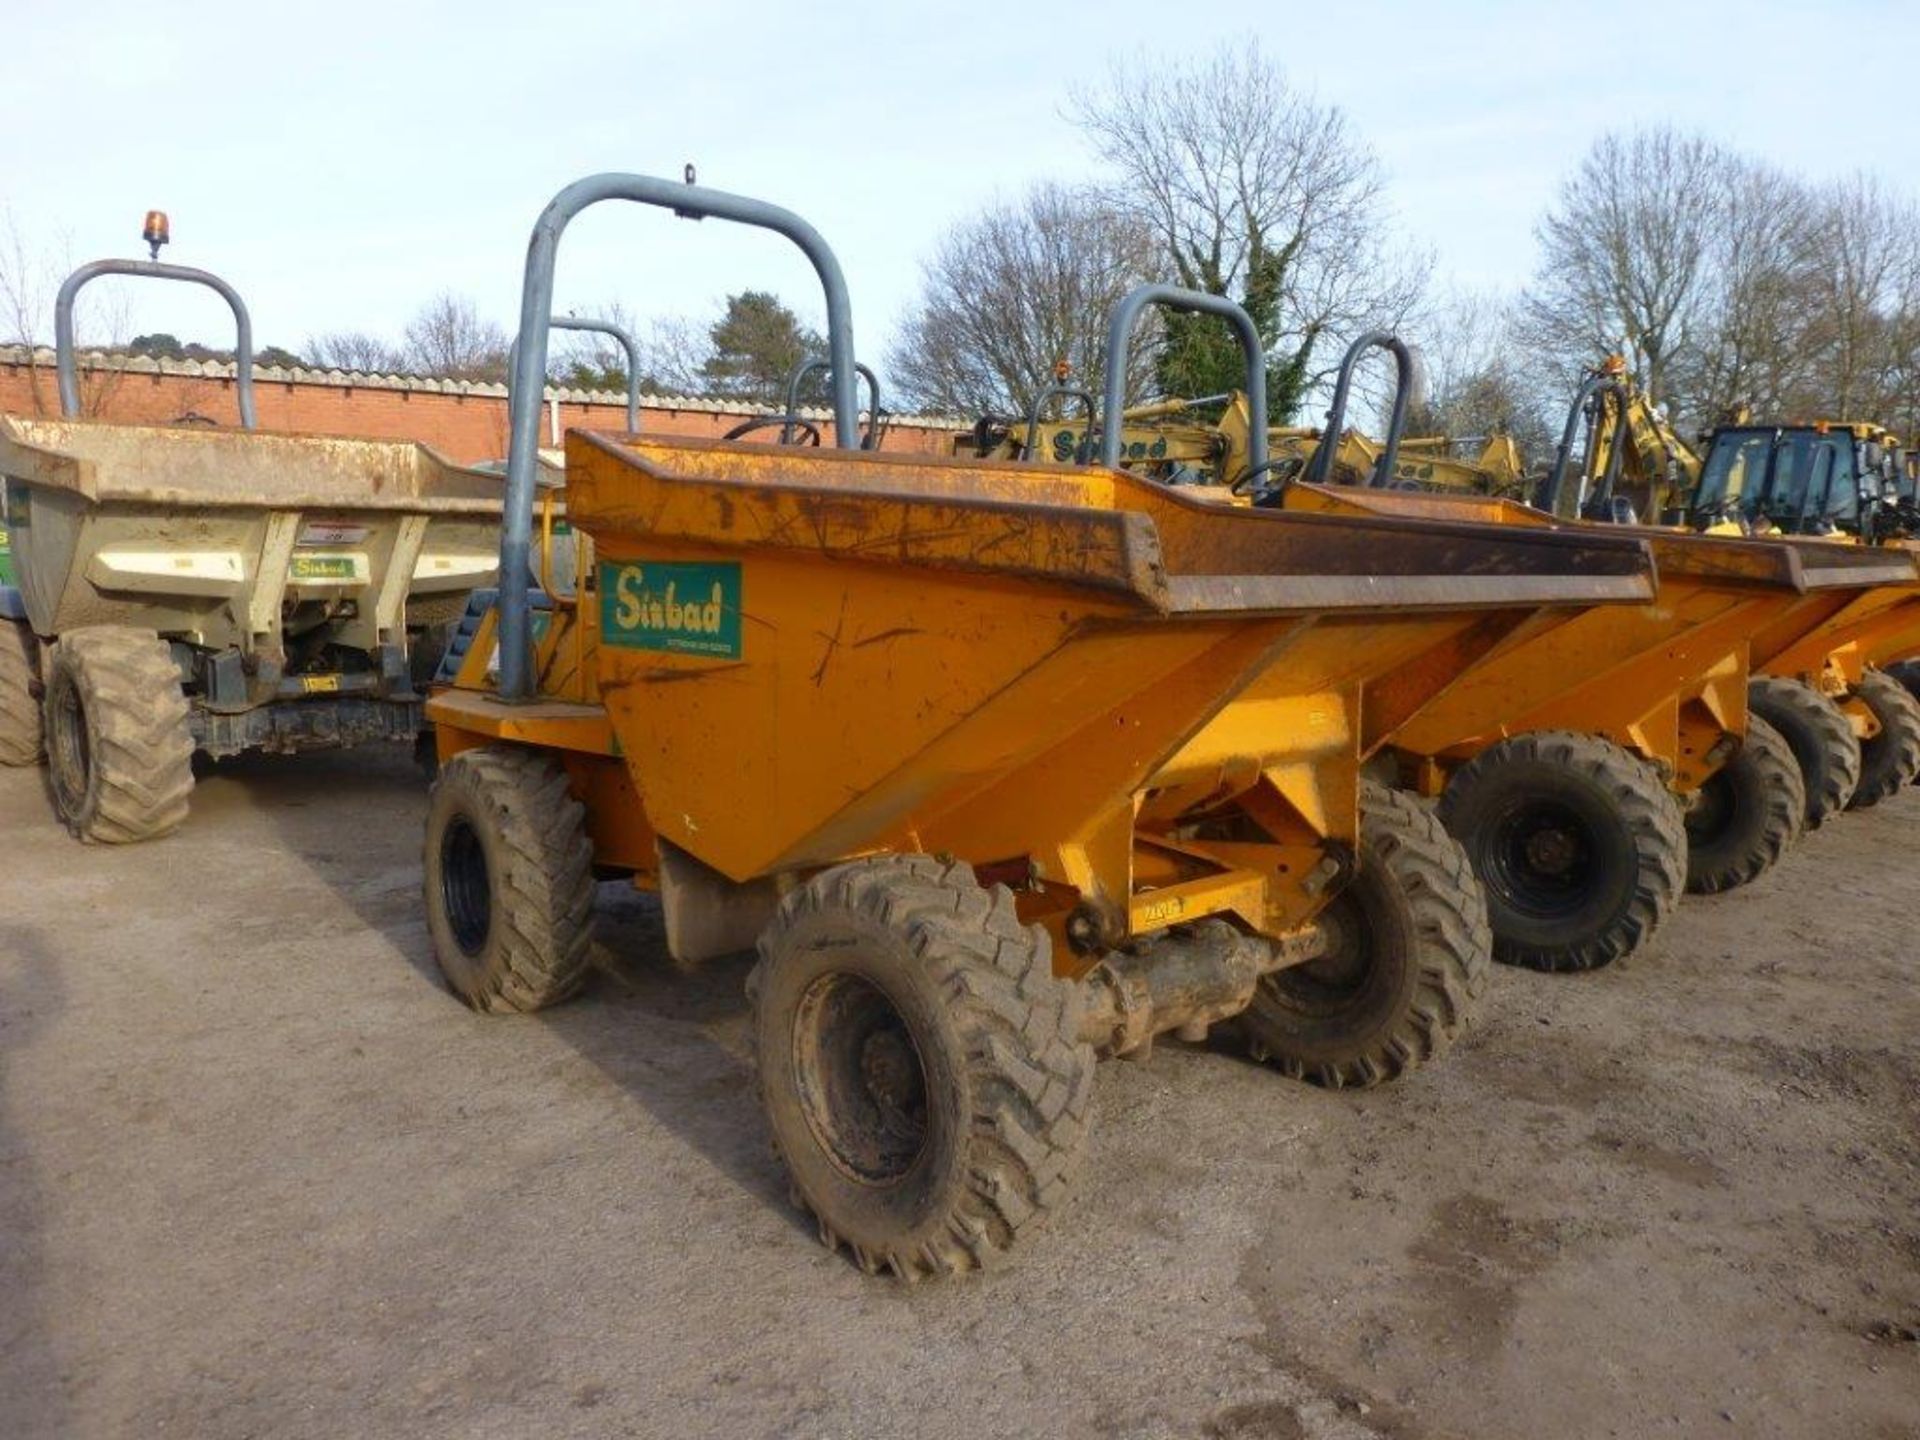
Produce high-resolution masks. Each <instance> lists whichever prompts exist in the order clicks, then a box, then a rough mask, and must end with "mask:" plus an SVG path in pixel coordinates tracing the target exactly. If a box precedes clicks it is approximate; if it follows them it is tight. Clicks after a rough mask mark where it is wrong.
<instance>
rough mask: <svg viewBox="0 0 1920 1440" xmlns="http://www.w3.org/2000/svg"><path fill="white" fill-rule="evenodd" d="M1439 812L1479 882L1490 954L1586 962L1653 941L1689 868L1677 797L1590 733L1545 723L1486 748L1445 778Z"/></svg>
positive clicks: (1604, 960) (1569, 966) (1607, 959)
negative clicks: (1484, 902)
mask: <svg viewBox="0 0 1920 1440" xmlns="http://www.w3.org/2000/svg"><path fill="white" fill-rule="evenodd" d="M1440 819H1441V822H1442V823H1443V824H1444V825H1445V826H1446V827H1447V829H1448V830H1449V831H1451V832H1452V833H1453V835H1454V836H1455V837H1456V838H1457V839H1458V840H1459V841H1460V843H1461V844H1462V845H1463V846H1465V847H1466V851H1467V855H1468V857H1469V858H1470V859H1471V860H1472V862H1473V871H1474V874H1476V875H1478V876H1479V877H1480V883H1481V885H1482V886H1483V887H1484V888H1485V890H1486V895H1487V915H1488V918H1489V920H1490V921H1491V922H1492V924H1493V955H1494V958H1495V959H1496V960H1500V961H1503V962H1505V963H1506V964H1509V965H1524V966H1527V967H1528V968H1530V969H1534V970H1552V971H1565V970H1593V969H1597V968H1599V967H1600V966H1602V965H1609V964H1611V963H1612V962H1614V961H1615V960H1618V959H1620V958H1621V957H1622V956H1626V955H1631V954H1633V953H1634V952H1635V951H1637V950H1640V949H1642V948H1643V947H1644V946H1646V945H1647V944H1649V943H1650V942H1651V941H1652V939H1653V937H1654V935H1655V934H1657V933H1658V931H1659V929H1660V927H1661V926H1662V925H1664V924H1665V923H1666V921H1667V917H1668V916H1670V915H1671V914H1672V913H1673V909H1674V906H1675V905H1676V904H1677V903H1678V901H1679V898H1680V891H1681V886H1682V884H1683V883H1684V881H1685V879H1686V873H1687V849H1686V846H1687V837H1686V828H1685V824H1684V821H1683V819H1682V815H1681V810H1680V804H1679V802H1678V801H1677V800H1676V799H1675V798H1674V796H1673V794H1672V792H1670V791H1669V790H1668V789H1667V788H1666V786H1665V785H1664V784H1662V783H1661V780H1660V776H1659V774H1658V773H1657V772H1656V771H1655V770H1654V768H1653V767H1652V766H1651V765H1649V764H1648V763H1647V762H1646V761H1644V760H1642V759H1640V758H1639V757H1638V756H1636V755H1633V754H1632V753H1630V752H1629V751H1627V750H1625V749H1623V748H1621V747H1620V746H1619V745H1616V744H1614V743H1613V742H1612V741H1610V740H1606V739H1603V738H1602V737H1600V736H1597V735H1585V734H1579V733H1576V732H1573V731H1566V730H1542V731H1537V732H1532V733H1528V734H1524V735H1514V736H1511V737H1509V738H1508V739H1505V740H1502V741H1499V742H1498V743H1497V744H1493V745H1490V746H1488V747H1487V748H1486V749H1485V750H1483V751H1481V752H1480V754H1478V755H1477V756H1475V757H1474V758H1473V759H1472V760H1471V761H1470V762H1468V763H1467V764H1466V765H1463V766H1462V767H1461V768H1460V769H1459V771H1458V772H1457V773H1455V775H1454V777H1453V779H1452V780H1451V781H1450V782H1449V783H1448V785H1447V788H1446V791H1445V793H1444V794H1442V796H1441V797H1440Z"/></svg>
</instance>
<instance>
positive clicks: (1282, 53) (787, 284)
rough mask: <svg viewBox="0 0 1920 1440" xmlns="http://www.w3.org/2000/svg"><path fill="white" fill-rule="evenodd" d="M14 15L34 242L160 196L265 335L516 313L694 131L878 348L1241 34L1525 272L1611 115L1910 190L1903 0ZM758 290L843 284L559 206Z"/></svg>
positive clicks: (1451, 237)
mask: <svg viewBox="0 0 1920 1440" xmlns="http://www.w3.org/2000/svg"><path fill="white" fill-rule="evenodd" d="M9 9H11V10H12V11H13V13H12V14H11V15H9V17H8V20H7V24H6V38H7V43H6V45H5V46H4V47H0V93H4V94H5V95H6V96H7V97H8V101H9V110H10V112H11V114H12V116H13V119H12V123H10V124H9V125H8V127H7V139H6V140H4V141H0V206H4V207H5V209H6V210H7V211H9V212H10V213H11V215H12V217H13V221H14V224H15V225H16V226H17V227H18V229H19V231H20V232H21V233H22V235H23V237H24V238H25V240H26V242H27V244H28V245H29V247H30V248H32V249H35V250H37V251H40V252H42V253H46V254H49V255H58V256H63V257H67V256H70V258H72V259H73V260H75V261H79V260H83V259H91V258H94V257H96V256H98V255H106V254H118V255H132V254H136V253H142V247H140V246H139V244H138V230H139V223H140V217H141V215H142V213H143V212H144V211H145V210H146V209H147V208H148V207H150V206H157V207H161V208H164V209H167V210H168V211H170V212H171V214H172V216H173V222H174V236H175V243H174V245H173V246H172V248H171V250H170V251H169V252H168V255H167V258H169V259H172V260H175V261H177V262H180V263H184V264H198V265H203V266H206V267H208V268H211V269H214V270H217V271H219V272H221V273H222V274H224V275H226V276H227V277H228V278H229V279H231V280H232V281H234V283H235V284H236V285H238V286H239V287H240V289H241V290H242V292H243V293H244V294H246V295H247V297H248V298H249V301H250V303H251V305H252V308H253V312H254V317H255V325H256V331H257V334H258V337H259V340H260V342H261V343H281V344H289V345H293V346H295V347H296V348H297V346H298V345H299V344H300V343H301V342H302V341H303V340H304V339H305V338H306V337H307V336H308V335H309V334H311V333H313V332H316V331H324V330H333V329H361V330H370V331H374V332H376V333H384V334H388V335H397V333H398V331H399V330H400V327H401V326H402V324H403V323H404V322H405V320H406V318H407V317H408V315H409V314H411V312H412V311H413V310H414V309H415V308H416V306H417V305H418V304H419V302H420V301H421V300H423V299H425V298H426V297H427V296H429V295H431V294H433V293H434V292H436V291H438V290H441V289H452V290H455V291H459V292H463V293H466V294H469V295H471V296H472V297H473V298H474V299H475V300H476V302H477V303H478V304H479V305H480V307H481V308H482V310H483V311H484V312H486V313H488V314H490V315H492V316H494V317H496V318H498V319H500V320H502V321H506V320H508V319H509V318H510V317H511V316H512V315H513V314H514V312H515V310H516V308H517V295H518V285H519V270H520V262H521V258H522V255H523V253H524V249H525V244H526V235H527V230H528V228H529V226H530V225H531V223H532V221H533V218H534V216H535V215H536V214H537V213H538V212H539V210H540V208H541V206H542V205H543V204H544V203H545V201H546V200H547V198H548V197H549V196H550V195H551V194H552V192H553V191H554V190H555V189H557V188H558V187H559V186H560V185H562V184H563V183H565V182H566V181H568V180H570V179H572V178H574V177H576V176H578V175H581V174H585V173H588V172H590V171H595V170H603V169H617V170H639V171H650V172H654V173H662V174H667V175H675V176H677V175H678V174H679V173H680V169H681V166H682V165H683V164H684V163H685V162H687V161H689V160H691V161H694V162H695V163H697V164H698V166H699V169H700V178H701V179H702V181H703V182H705V183H709V184H712V185H716V186H720V187H722V188H726V189H733V190H738V191H742V192H744V193H747V194H752V195H758V196H761V197H763V198H765V199H769V200H774V201H777V202H779V203H782V204H786V205H788V206H790V207H792V208H794V209H796V210H798V211H800V212H801V213H802V214H804V215H806V216H807V217H808V218H809V219H811V220H812V221H813V222H814V223H815V224H816V225H817V226H818V227H819V228H820V229H821V230H822V231H823V232H824V233H825V234H826V236H827V238H828V239H829V240H830V241H831V242H832V243H833V244H834V246H835V247H836V248H837V249H838V251H839V252H840V256H841V259H842V262H843V264H844V265H845V267H846V270H847V273H848V277H849V280H850V283H851V286H852V290H853V298H854V314H855V325H856V334H857V336H858V338H859V342H860V349H861V351H862V353H863V354H865V355H868V356H879V355H881V354H883V353H884V346H885V343H886V341H887V339H888V338H889V337H890V335H891V333H892V330H893V326H894V323H895V321H896V320H897V318H898V316H899V315H900V313H901V311H902V310H903V308H904V307H905V306H906V305H907V304H908V302H909V301H910V300H911V297H912V295H913V293H914V290H915V286H916V280H917V262H918V259H919V257H920V256H921V255H922V254H923V253H924V252H925V251H926V250H927V249H928V247H929V245H930V244H931V242H932V241H933V239H934V237H935V236H936V235H937V234H938V233H939V232H940V231H941V230H942V229H943V228H944V227H945V226H946V225H948V224H950V223H952V222H953V221H955V220H958V219H961V218H963V217H965V216H966V215H967V214H968V213H969V212H970V211H971V210H973V209H974V208H976V207H977V206H979V205H980V204H981V203H982V202H984V201H988V200H991V199H992V198H994V197H995V196H996V195H997V194H998V195H1010V194H1012V193H1014V192H1016V191H1018V190H1019V189H1020V188H1021V187H1022V186H1023V185H1024V184H1025V183H1026V182H1027V181H1029V180H1031V179H1035V178H1039V177H1043V176H1051V177H1061V178H1068V179H1071V178H1074V177H1076V176H1083V175H1085V174H1087V173H1088V171H1089V168H1090V166H1091V164H1092V161H1091V158H1090V156H1089V154H1088V151H1087V149H1086V146H1085V145H1084V143H1083V142H1082V140H1081V138H1080V136H1079V134H1078V133H1077V132H1076V131H1075V129H1074V128H1073V127H1072V126H1071V125H1070V124H1068V123H1067V122H1066V121H1065V120H1064V119H1063V118H1062V116H1061V113H1060V107H1061V102H1062V100H1063V98H1064V96H1065V93H1066V90H1067V87H1068V85H1069V84H1070V83H1072V82H1073V81H1074V80H1075V79H1082V80H1084V81H1088V82H1094V83H1098V82H1100V81H1101V80H1102V78H1103V77H1104V76H1105V74H1106V73H1107V62H1108V60H1109V58H1110V57H1114V56H1118V57H1122V58H1128V57H1133V56H1136V55H1139V56H1145V57H1149V58H1151V57H1152V56H1154V55H1177V54H1191V53H1198V52H1204V51H1206V50H1208V49H1210V48H1211V47H1212V46H1213V45H1214V44H1216V43H1218V42H1220V41H1231V40H1235V39H1238V38H1243V37H1245V36H1248V35H1256V36H1258V37H1259V38H1260V40H1261V42H1262V44H1263V46H1264V47H1265V49H1266V51H1267V53H1268V54H1269V56H1271V57H1273V58H1275V59H1276V60H1278V61H1280V62H1281V63H1282V64H1284V65H1285V66H1286V68H1287V70H1288V73H1289V75H1290V77H1291V78H1292V79H1293V80H1294V81H1295V82H1296V83H1297V84H1299V85H1301V86H1303V87H1305V88H1308V89H1310V90H1312V91H1314V92H1315V93H1317V95H1318V96H1319V97H1320V98H1321V99H1322V100H1325V101H1328V102H1331V103H1334V104H1337V105H1340V106H1341V107H1343V108H1344V109H1345V110H1346V111H1347V112H1348V114H1349V116H1350V117H1351V119H1352V121H1353V122H1354V125H1355V128H1356V130H1357V131H1358V133H1359V134H1360V135H1361V136H1362V137H1364V138H1365V139H1366V140H1367V141H1368V142H1369V143H1371V145H1372V146H1373V147H1374V148H1375V150H1376V151H1377V152H1378V154H1379V156H1380V158H1381V160H1382V162H1383V164H1384V166H1385V169H1386V175H1387V182H1388V194H1389V197H1390V199H1391V202H1392V204H1393V207H1394V211H1395V223H1396V225H1397V226H1398V227H1399V230H1400V232H1401V233H1402V234H1404V235H1405V236H1406V237H1407V238H1408V239H1410V240H1412V241H1414V242H1416V243H1418V244H1422V245H1425V246H1428V247H1430V248H1431V249H1432V250H1433V251H1434V253H1435V255H1436V258H1437V262H1438V264H1437V273H1438V276H1439V277H1440V278H1441V279H1442V280H1443V281H1451V282H1455V283H1458V284H1461V285H1464V286H1468V287H1473V288H1485V287H1494V288H1498V287H1510V286H1514V285H1517V284H1518V283H1520V282H1521V281H1523V280H1524V278H1525V277H1526V274H1527V272H1528V270H1529V268H1530V266H1531V264H1532V260H1533V240H1532V234H1531V230H1532V225H1533V222H1534V220H1535V218H1536V217H1537V216H1538V214H1539V212H1540V210H1541V208H1542V206H1543V205H1545V204H1546V203H1547V202H1548V200H1549V199H1550V198H1551V196H1552V193H1553V190H1554V187H1555V185H1556V184H1557V182H1558V181H1559V179H1560V177H1561V176H1562V175H1563V174H1564V173H1565V172H1566V171H1567V169H1568V168H1569V167H1570V166H1572V165H1573V164H1574V163H1575V162H1576V161H1577V160H1578V158H1579V156H1580V154H1581V153H1582V151H1583V150H1584V149H1585V147H1586V146H1587V144H1588V143H1589V142H1590V141H1591V140H1592V138H1593V137H1594V136H1595V135H1596V134H1597V133H1599V132H1600V131H1602V130H1605V129H1607V128H1610V127H1624V126H1629V125H1633V124H1637V123H1651V122H1662V121H1669V122H1673V123H1676V124H1679V125H1681V126H1684V127H1689V128H1694V127H1698V128H1702V129H1705V130H1707V131H1709V132H1711V133H1713V134H1715V135H1717V136H1719V137H1721V138H1723V139H1725V140H1727V141H1729V142H1732V143H1734V144H1737V145H1739V146H1741V147H1744V148H1746V149H1748V150H1750V151H1752V152H1754V153H1758V154H1762V155H1765V156H1768V157H1770V158H1771V159H1773V160H1775V161H1776V162H1778V163H1780V164H1782V165H1784V166H1786V167H1788V168H1790V169H1793V170H1797V171H1800V172H1802V173H1806V174H1810V175H1815V176H1825V175H1840V174H1844V173H1846V172H1848V171H1851V170H1854V169H1865V170H1872V171H1876V172H1878V173H1879V174H1880V175H1881V176H1882V177H1883V178H1884V179H1886V180H1888V181H1889V182H1891V183H1892V184H1893V185H1894V186H1895V187H1897V188H1898V189H1900V190H1903V191H1906V192H1908V193H1914V192H1916V191H1920V104H1916V103H1915V101H1914V100H1913V98H1912V97H1913V95H1914V93H1915V85H1916V76H1920V4H1915V3H1913V0H1904V3H1880V4H1873V3H1855V4H1845V3H1842V4H1828V5H1811V4H1809V5H1782V4H1768V3H1764V0H1750V3H1746V4H1718V3H1707V4H1692V3H1669V4H1665V5H1643V4H1625V3H1623V4H1616V5H1613V6H1610V7H1609V6H1600V7H1587V8H1585V9H1576V8H1573V7H1568V6H1560V5H1545V4H1539V3H1531V4H1476V3H1472V0H1456V3H1454V4H1450V5H1447V6H1436V5H1433V4H1431V3H1428V4H1422V5H1411V4H1405V5H1403V4H1398V3H1377V4H1370V5H1362V4H1349V5H1345V6H1327V5H1324V4H1315V5H1300V4H1286V3H1273V0H1268V3H1265V4H1245V3H1239V0H1215V3H1212V4H1209V5H1206V6H1194V7H1187V8H1181V7H1172V8H1169V7H1168V6H1167V5H1166V3H1165V0H1155V3H1137V0H1107V3H1103V4H1098V5H1079V4H1069V3H1056V4H1053V5H1035V4H1031V3H1028V4H1001V3H994V0H979V3H975V4H972V5H968V6H964V7H960V6H952V7H948V6H942V7H938V8H935V7H920V6H916V5H911V4H894V5H875V4H869V3H865V0H852V3H848V0H841V3H838V4H834V5H798V4H792V3H786V4H781V3H771V0H769V3H757V4H745V3H742V4H727V3H718V4H713V3H709V4H702V5H690V4H689V5H662V4H659V3H656V0H640V3H627V4H620V5H588V4H577V3H559V4H545V5H504V4H498V3H494V0H466V3H462V4H439V3H407V0H388V3H386V4H383V5H369V4H362V3H359V0H329V3H326V4H304V5H303V4H257V5H254V6H233V5H225V4H215V3H193V4H172V5H169V4H156V3H153V0H145V3H139V4H126V3H119V0H110V3H89V4H85V5H36V6H27V5H25V4H23V3H20V0H15V4H14V5H12V6H10V7H9ZM1173 32H1177V35H1178V38H1177V40H1176V39H1173V38H1170V36H1171V34H1172V33H1173ZM1875 67H1878V68H1877V72H1876V69H1875ZM1823 80H1824V81H1827V82H1831V84H1832V87H1833V88H1832V89H1831V90H1830V91H1829V92H1828V93H1826V94H1824V95H1823V94H1821V93H1819V86H1820V84H1821V82H1822V81H1823ZM1903 97H1904V98H1903ZM749 285H751V286H756V287H763V288H772V289H775V290H778V291H780V292H781V293H783V294H784V295H786V296H787V297H788V299H789V300H790V302H792V303H793V304H794V305H795V306H796V308H798V309H800V310H801V311H802V312H803V313H814V314H817V304H816V302H815V299H814V294H813V288H812V281H811V276H810V273H809V272H808V271H807V270H806V269H805V266H804V263H803V262H801V261H800V259H799V258H798V255H797V253H789V252H787V251H786V250H785V249H784V248H783V242H780V241H778V240H776V239H773V238H771V237H767V236H764V235H760V234H757V233H753V232H747V231H740V230H734V229H729V228H728V227H724V226H720V225H716V224H707V225H701V226H693V225H689V224H686V223H685V222H679V221H674V220H672V219H670V218H668V217H665V216H662V215H658V214H654V213H648V212H642V211H639V210H638V209H637V208H636V207H631V206H617V207H614V206H609V207H602V208H601V209H600V210H599V211H596V212H592V213H590V214H589V215H587V216H586V217H584V218H582V219H581V220H580V221H579V222H578V223H577V224H576V225H575V226H574V228H573V230H572V231H571V232H569V238H568V241H567V243H566V244H565V245H564V246H563V248H562V253H561V265H560V282H559V288H558V297H557V298H558V300H559V303H560V304H561V306H562V307H572V308H576V309H578V310H579V311H580V312H581V313H588V312H590V311H591V310H593V309H594V308H595V307H596V306H597V305H599V304H600V303H601V302H602V301H604V300H606V299H610V298H617V299H619V300H620V301H621V302H622V303H624V304H625V305H627V306H628V307H629V309H630V310H632V311H633V312H635V313H638V314H643V315H644V314H650V313H663V314H674V313H679V314H702V313H704V312H705V311H706V310H707V309H708V308H709V307H711V306H713V305H714V304H715V303H716V302H717V300H718V298H719V297H720V296H722V295H723V294H725V293H726V292H727V291H729V290H734V289H740V288H744V287H746V286H749ZM130 298H131V300H132V302H133V305H134V311H133V314H132V316H131V328H132V330H134V331H141V330H171V331H174V332H176V333H178V334H180V335H182V336H192V337H195V338H203V339H207V340H224V336H225V317H224V315H223V314H222V313H221V310H220V308H219V302H218V301H217V300H216V299H214V298H213V297H212V296H210V295H204V294H199V293H196V292H186V293H184V294H182V295H176V294H174V293H173V292H172V291H171V289H162V288H160V287H143V288H142V289H141V290H140V291H138V292H136V293H134V294H132V295H131V297H130ZM83 325H84V322H83ZM45 328H46V329H47V330H50V329H51V324H50V321H48V322H45ZM83 333H84V332H83Z"/></svg>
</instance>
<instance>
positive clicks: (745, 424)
mask: <svg viewBox="0 0 1920 1440" xmlns="http://www.w3.org/2000/svg"><path fill="white" fill-rule="evenodd" d="M775 425H778V426H780V427H781V429H783V430H785V429H787V428H788V427H792V429H794V430H797V431H798V432H799V434H798V436H797V437H795V438H793V439H788V440H778V441H775V442H774V443H775V444H778V445H818V444H819V443H820V427H819V426H818V425H815V424H814V423H813V422H812V421H811V420H802V419H800V418H799V417H798V416H794V417H793V418H791V419H789V418H788V417H787V416H785V415H755V416H754V417H753V418H752V419H750V420H742V421H741V422H740V423H739V424H738V425H736V426H734V427H733V428H732V429H731V430H729V431H727V433H726V434H724V435H722V436H721V437H720V438H721V439H722V440H738V439H740V438H741V437H742V436H744V435H751V434H752V433H753V432H754V431H756V430H770V429H772V428H773V427H774V426H775Z"/></svg>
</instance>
